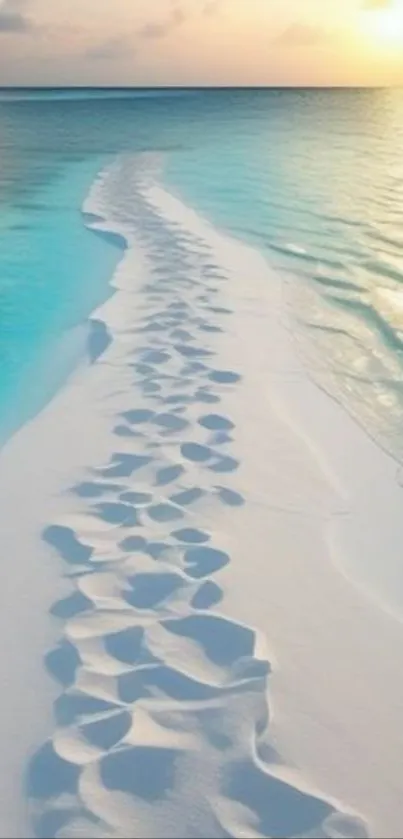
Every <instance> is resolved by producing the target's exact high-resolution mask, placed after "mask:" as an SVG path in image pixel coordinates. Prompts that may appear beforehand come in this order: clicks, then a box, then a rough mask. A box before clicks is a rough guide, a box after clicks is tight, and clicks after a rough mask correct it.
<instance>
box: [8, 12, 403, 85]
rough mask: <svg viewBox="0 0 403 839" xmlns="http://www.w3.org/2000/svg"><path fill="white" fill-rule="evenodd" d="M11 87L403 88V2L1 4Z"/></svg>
mask: <svg viewBox="0 0 403 839" xmlns="http://www.w3.org/2000/svg"><path fill="white" fill-rule="evenodd" d="M7 85H23V86H25V85H48V86H57V85H101V86H102V85H111V86H113V85H130V86H131V85H133V86H149V85H150V86H160V85H163V86H165V85H185V86H187V85H189V86H193V85H196V86H197V85H201V86H202V85H208V86H210V85H218V86H219V85H245V86H247V85H258V86H260V85H272V86H283V85H285V86H289V85H291V86H295V85H314V86H317V85H318V86H322V85H323V86H327V85H403V0H0V86H7Z"/></svg>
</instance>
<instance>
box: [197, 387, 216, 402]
mask: <svg viewBox="0 0 403 839" xmlns="http://www.w3.org/2000/svg"><path fill="white" fill-rule="evenodd" d="M195 399H196V401H197V402H204V403H205V404H206V405H214V404H217V402H219V401H220V397H219V396H216V394H215V393H211V391H209V390H202V389H200V390H198V391H197V392H196V395H195Z"/></svg>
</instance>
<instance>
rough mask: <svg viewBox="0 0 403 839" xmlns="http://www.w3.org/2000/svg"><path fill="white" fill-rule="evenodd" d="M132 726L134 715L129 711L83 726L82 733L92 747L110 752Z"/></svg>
mask: <svg viewBox="0 0 403 839" xmlns="http://www.w3.org/2000/svg"><path fill="white" fill-rule="evenodd" d="M131 725H132V715H131V714H130V713H129V712H128V711H121V712H120V713H117V714H112V715H111V716H110V717H104V719H102V720H96V722H89V723H86V724H84V725H82V726H81V731H82V733H83V734H84V737H85V738H86V740H88V742H89V743H91V745H92V746H96V747H97V748H98V749H103V750H104V751H109V750H110V749H112V748H113V747H114V746H116V745H117V744H118V743H120V741H121V740H123V738H124V737H125V736H126V734H127V732H128V731H129V730H130V728H131Z"/></svg>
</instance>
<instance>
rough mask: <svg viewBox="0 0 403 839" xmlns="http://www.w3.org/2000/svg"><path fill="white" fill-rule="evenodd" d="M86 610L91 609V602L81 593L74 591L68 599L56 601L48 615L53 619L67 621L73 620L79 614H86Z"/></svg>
mask: <svg viewBox="0 0 403 839" xmlns="http://www.w3.org/2000/svg"><path fill="white" fill-rule="evenodd" d="M87 609H92V601H91V600H89V599H88V597H86V596H85V595H84V594H82V593H81V591H74V592H73V593H72V594H70V595H69V596H68V597H65V598H63V599H62V600H58V601H57V603H55V605H54V606H52V608H51V609H50V614H51V615H54V617H55V618H60V619H62V620H69V618H73V617H75V615H79V614H80V613H81V612H86V611H87Z"/></svg>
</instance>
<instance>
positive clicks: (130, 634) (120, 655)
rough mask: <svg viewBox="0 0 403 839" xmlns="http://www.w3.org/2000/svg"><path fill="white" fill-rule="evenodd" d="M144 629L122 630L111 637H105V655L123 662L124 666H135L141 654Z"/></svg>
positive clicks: (137, 627) (131, 628)
mask: <svg viewBox="0 0 403 839" xmlns="http://www.w3.org/2000/svg"><path fill="white" fill-rule="evenodd" d="M143 640H144V629H143V628H142V627H139V626H134V627H130V629H123V630H122V631H121V632H115V633H113V635H107V636H106V637H105V641H104V645H105V649H106V651H107V653H109V655H111V656H113V658H116V659H117V660H118V661H123V662H124V663H125V664H135V663H136V662H138V660H139V658H140V657H141V656H142V653H143Z"/></svg>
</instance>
